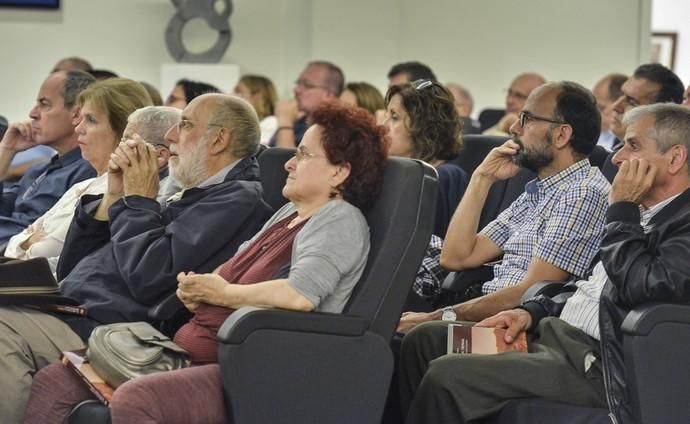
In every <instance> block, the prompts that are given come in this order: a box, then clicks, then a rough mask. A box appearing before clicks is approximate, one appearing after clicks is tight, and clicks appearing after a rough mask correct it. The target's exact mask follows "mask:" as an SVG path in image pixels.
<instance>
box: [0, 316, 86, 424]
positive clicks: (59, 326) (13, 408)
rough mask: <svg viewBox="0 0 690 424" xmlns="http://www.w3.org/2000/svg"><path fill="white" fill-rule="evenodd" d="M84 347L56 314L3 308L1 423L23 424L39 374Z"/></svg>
mask: <svg viewBox="0 0 690 424" xmlns="http://www.w3.org/2000/svg"><path fill="white" fill-rule="evenodd" d="M84 347H85V346H84V343H83V342H82V340H81V339H80V338H79V336H77V335H76V334H75V333H74V332H73V331H72V330H71V329H70V327H69V326H68V325H67V324H65V323H64V322H63V321H61V320H60V319H58V318H56V317H55V316H53V315H50V314H46V313H43V312H40V311H36V310H33V309H29V308H21V307H16V306H3V307H0V422H2V423H7V424H14V423H21V422H22V420H23V418H24V412H25V409H26V402H27V400H28V397H29V388H30V387H31V381H32V379H33V376H34V374H35V373H36V371H38V370H39V369H40V368H42V367H44V366H46V365H48V364H50V363H53V362H56V361H58V360H59V359H60V352H62V351H63V350H75V349H82V348H84Z"/></svg>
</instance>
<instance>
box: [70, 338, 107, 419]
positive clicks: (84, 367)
mask: <svg viewBox="0 0 690 424" xmlns="http://www.w3.org/2000/svg"><path fill="white" fill-rule="evenodd" d="M62 363H63V364H64V365H65V366H66V367H67V368H69V369H70V370H72V371H73V372H74V373H75V374H76V375H77V377H79V378H80V379H81V380H82V381H83V382H84V384H86V386H87V387H88V388H89V390H90V391H91V393H93V394H94V396H96V399H98V400H99V401H101V402H102V403H103V404H104V405H105V406H110V400H111V399H112V398H113V393H114V392H115V389H114V388H112V387H111V386H110V385H108V383H106V382H105V381H104V380H103V379H102V378H101V377H100V376H99V375H98V373H97V372H96V371H95V370H94V369H93V367H92V366H91V364H90V363H89V358H88V357H87V356H86V349H79V350H72V351H64V352H62Z"/></svg>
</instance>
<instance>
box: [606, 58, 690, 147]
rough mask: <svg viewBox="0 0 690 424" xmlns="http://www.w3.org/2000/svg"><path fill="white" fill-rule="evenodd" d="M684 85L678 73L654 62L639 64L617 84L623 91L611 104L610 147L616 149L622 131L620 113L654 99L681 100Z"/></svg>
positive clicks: (621, 116)
mask: <svg viewBox="0 0 690 424" xmlns="http://www.w3.org/2000/svg"><path fill="white" fill-rule="evenodd" d="M683 90H684V86H683V83H682V82H681V80H680V78H678V75H676V74H675V73H673V71H671V70H670V69H668V68H666V67H665V66H663V65H659V64H658V63H648V64H645V65H640V66H639V67H638V68H637V69H635V72H634V73H633V76H631V77H630V78H628V80H627V81H625V83H624V84H623V85H622V86H621V91H622V92H623V94H622V95H621V96H620V97H619V98H618V100H616V102H615V103H614V104H613V119H612V121H611V131H613V133H614V134H615V135H616V138H617V140H616V142H615V144H614V146H613V149H614V150H616V149H618V148H619V147H620V146H621V145H622V142H621V140H623V136H624V135H625V129H624V128H623V124H622V123H621V121H622V119H623V115H624V114H625V113H626V112H627V111H629V110H630V109H632V108H634V107H637V106H641V105H651V104H654V103H669V102H670V103H677V104H681V103H682V102H683Z"/></svg>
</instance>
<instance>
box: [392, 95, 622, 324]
mask: <svg viewBox="0 0 690 424" xmlns="http://www.w3.org/2000/svg"><path fill="white" fill-rule="evenodd" d="M599 122H600V117H599V111H598V110H597V107H596V102H595V100H594V97H593V96H592V94H591V93H590V92H589V91H588V90H587V89H585V88H583V87H582V86H580V85H579V84H576V83H573V82H567V81H563V82H558V83H550V84H545V85H542V86H540V87H538V88H536V89H535V90H534V91H532V93H531V94H530V96H529V97H528V98H527V101H526V102H525V106H524V108H523V110H522V112H520V115H519V119H518V121H517V122H516V123H514V124H513V126H512V127H511V132H512V133H513V139H512V140H509V141H507V142H506V143H505V144H503V145H502V146H500V147H497V148H495V149H493V150H492V151H491V152H490V153H489V155H488V156H487V157H486V159H484V161H483V162H482V163H481V164H480V165H479V166H478V167H477V169H476V170H475V171H474V173H473V174H472V178H471V179H470V183H469V185H468V187H467V190H466V191H465V194H464V196H463V198H462V200H461V201H460V204H459V205H458V208H457V209H456V210H455V213H454V215H453V218H452V219H451V222H450V224H449V226H448V231H447V232H446V239H445V242H444V245H443V250H442V252H441V265H442V266H443V268H445V269H448V270H463V269H467V268H476V267H478V266H481V265H483V264H485V263H487V262H490V261H494V260H496V259H498V258H501V257H502V262H501V263H499V264H497V265H495V266H494V278H493V279H492V280H491V281H488V282H486V283H484V285H483V287H482V292H483V294H484V295H483V296H481V297H477V298H475V299H472V300H469V301H467V302H464V303H460V304H457V305H455V306H452V307H451V306H449V307H446V308H443V309H438V310H436V311H433V312H429V313H406V314H404V315H403V317H402V318H401V320H400V324H399V326H398V331H400V332H406V331H408V330H410V329H411V328H413V327H414V326H416V325H418V324H421V323H423V322H426V321H432V320H438V319H441V318H443V319H451V320H454V319H456V318H457V319H459V320H465V321H476V320H481V319H484V318H486V317H489V316H491V315H493V314H495V313H497V312H499V311H502V310H505V309H508V308H512V307H514V306H516V305H518V304H519V302H520V298H521V297H522V295H523V293H524V292H525V291H526V290H527V289H528V288H529V287H530V286H531V285H532V284H534V283H536V282H538V281H543V280H553V281H566V280H568V279H570V278H572V277H584V276H585V275H586V273H587V271H588V269H589V267H590V265H591V262H592V260H593V259H594V256H595V255H596V253H597V250H598V248H599V243H600V241H601V229H602V226H603V223H604V212H605V210H606V196H607V195H608V191H609V187H610V186H609V183H608V182H607V181H606V179H605V178H604V176H603V175H602V174H601V172H599V169H598V168H594V167H592V166H590V164H589V161H588V160H587V157H588V155H589V154H590V153H591V151H592V150H593V149H594V146H595V145H596V140H597V137H598V136H599V128H600V123H599ZM520 167H524V168H527V169H529V170H531V171H533V172H535V173H536V174H537V179H535V180H532V181H530V182H529V183H528V184H527V185H526V187H525V193H523V194H522V195H521V196H520V197H519V198H518V199H516V200H515V201H514V202H513V203H512V204H511V205H510V206H509V207H508V208H507V209H506V210H504V211H503V212H502V213H501V214H500V215H499V216H498V217H497V218H496V219H495V220H494V221H492V222H491V223H489V224H488V225H487V226H486V227H485V228H484V229H482V230H481V231H479V232H478V228H477V225H478V223H479V215H480V213H481V210H482V207H483V205H484V202H485V200H486V197H487V194H488V192H489V189H490V188H491V185H492V184H493V183H494V182H495V181H498V180H503V179H507V178H510V177H512V176H514V175H515V174H517V173H518V171H519V169H520Z"/></svg>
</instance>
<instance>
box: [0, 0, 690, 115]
mask: <svg viewBox="0 0 690 424" xmlns="http://www.w3.org/2000/svg"><path fill="white" fill-rule="evenodd" d="M650 1H651V0H607V1H601V0H579V1H572V0H521V1H519V2H518V1H515V2H509V1H505V0H426V1H413V0H347V1H343V0H235V1H234V12H233V14H232V16H231V18H230V23H231V27H232V29H233V41H232V44H231V46H230V48H229V49H228V52H227V53H226V55H225V57H224V58H223V60H222V62H223V63H235V64H238V65H239V66H240V67H241V69H242V72H245V73H248V72H252V73H262V74H266V75H268V76H269V77H271V78H272V79H273V80H274V82H275V83H276V85H277V87H278V89H279V92H280V93H281V94H282V95H283V97H285V96H288V95H290V91H291V89H292V82H293V81H294V80H295V79H296V77H297V75H298V73H299V71H300V70H301V68H302V67H303V65H304V63H305V62H307V61H309V60H315V59H327V60H332V61H334V62H335V63H337V64H339V65H340V66H341V67H342V68H343V70H344V71H345V74H346V76H347V77H348V80H351V81H360V80H365V81H370V82H372V83H374V84H376V85H377V86H379V88H381V89H385V87H386V78H385V75H386V73H387V72H388V69H389V68H390V66H391V65H392V64H393V63H396V62H398V61H403V60H412V59H417V60H421V61H423V62H426V63H428V64H429V65H431V66H432V67H433V68H434V70H435V72H436V74H437V76H438V77H439V78H440V79H441V80H442V81H455V82H459V83H462V84H464V85H466V86H467V87H468V88H469V89H470V90H471V91H472V92H473V94H474V96H475V101H476V104H477V105H476V111H475V114H476V112H477V111H478V110H479V109H480V108H482V107H485V106H501V105H502V103H503V98H504V92H503V91H502V90H503V89H504V88H506V87H507V86H508V84H509V82H510V79H511V78H512V77H513V76H514V75H516V74H517V73H519V72H522V71H528V70H533V71H540V72H542V73H543V74H544V75H545V76H546V77H547V78H548V79H572V80H576V81H579V82H581V83H582V84H584V85H586V86H592V85H593V84H594V82H596V80H597V79H598V78H599V77H601V76H602V75H604V74H606V73H608V72H612V71H621V72H626V73H630V72H631V71H632V70H633V69H634V67H635V66H637V65H638V64H639V63H642V62H643V61H645V60H646V58H647V56H648V54H647V52H648V47H649V46H648V38H649V21H650V17H649V15H650V10H651V5H650ZM679 1H680V0H679ZM174 13H175V9H174V6H173V5H172V2H170V1H169V0H146V1H142V0H117V1H112V0H64V1H63V2H62V9H61V10H60V11H54V12H50V11H22V10H8V9H0V40H2V51H3V57H2V62H0V63H1V64H2V65H1V69H2V70H1V71H0V72H1V75H2V78H0V93H2V95H1V96H0V114H4V115H5V116H7V117H8V119H10V120H16V119H20V118H23V117H25V116H26V114H27V112H28V110H29V108H30V107H31V105H32V102H33V99H34V97H35V94H36V91H37V89H38V86H39V85H40V83H41V81H42V80H43V79H44V77H45V75H46V74H47V72H48V71H49V70H50V69H51V67H52V66H53V64H54V63H55V62H56V61H57V60H58V59H60V58H61V57H64V56H69V55H79V56H83V57H85V58H87V59H89V60H90V61H91V62H92V63H93V64H94V66H95V67H97V68H105V69H111V70H113V71H116V72H117V73H119V74H120V75H122V76H127V77H130V78H134V79H137V80H145V81H148V82H151V83H153V84H154V85H157V84H158V83H159V81H158V79H159V73H160V64H161V63H171V62H172V60H171V58H170V56H169V55H168V52H167V50H166V48H165V41H164V38H163V34H164V30H165V27H166V25H167V23H168V21H169V19H170V17H171V16H173V14H174ZM611 16H615V17H616V18H615V19H612V18H611ZM686 16H687V15H686ZM199 27H201V25H192V26H190V28H191V29H189V32H190V35H191V36H192V37H191V42H190V46H195V47H196V46H199V45H204V42H205V41H207V42H208V45H210V44H211V43H212V39H211V38H209V37H211V36H212V35H211V33H207V32H205V31H202V30H200V29H199ZM162 95H163V96H166V95H167V92H164V93H162Z"/></svg>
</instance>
